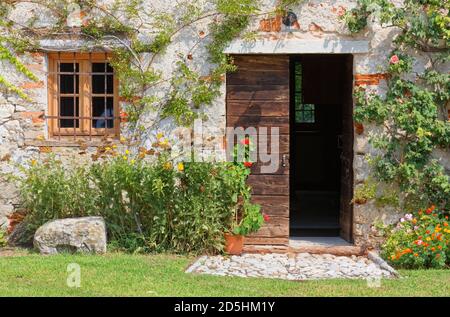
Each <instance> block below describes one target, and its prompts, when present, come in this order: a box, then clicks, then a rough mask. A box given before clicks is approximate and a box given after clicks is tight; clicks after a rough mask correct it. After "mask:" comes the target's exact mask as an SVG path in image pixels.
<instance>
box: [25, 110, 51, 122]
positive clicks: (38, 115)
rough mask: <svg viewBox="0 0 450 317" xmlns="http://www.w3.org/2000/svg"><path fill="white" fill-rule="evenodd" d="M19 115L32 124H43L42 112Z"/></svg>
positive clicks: (27, 112) (28, 112) (26, 112)
mask: <svg viewBox="0 0 450 317" xmlns="http://www.w3.org/2000/svg"><path fill="white" fill-rule="evenodd" d="M20 115H21V116H22V117H23V118H28V119H31V122H33V123H43V122H44V115H45V113H44V111H24V112H21V113H20Z"/></svg>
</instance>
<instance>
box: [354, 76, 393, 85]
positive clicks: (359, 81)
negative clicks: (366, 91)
mask: <svg viewBox="0 0 450 317" xmlns="http://www.w3.org/2000/svg"><path fill="white" fill-rule="evenodd" d="M386 77H387V75H386V74H381V73H378V74H356V75H355V86H365V85H379V84H380V80H382V79H386Z"/></svg>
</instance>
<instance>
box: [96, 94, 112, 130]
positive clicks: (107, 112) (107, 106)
mask: <svg viewBox="0 0 450 317" xmlns="http://www.w3.org/2000/svg"><path fill="white" fill-rule="evenodd" d="M92 115H93V117H113V116H114V98H113V97H107V98H105V97H93V98H92ZM105 123H106V127H107V128H109V129H111V128H113V127H114V120H113V119H107V120H105V119H93V120H92V127H93V128H105Z"/></svg>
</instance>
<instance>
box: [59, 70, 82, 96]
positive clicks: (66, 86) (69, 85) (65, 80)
mask: <svg viewBox="0 0 450 317" xmlns="http://www.w3.org/2000/svg"><path fill="white" fill-rule="evenodd" d="M73 66H74V65H73V63H61V64H60V65H59V71H60V72H62V73H73V72H74V67H73ZM75 71H76V72H79V64H78V63H77V64H76V67H75ZM74 80H75V83H74ZM59 84H60V93H61V94H73V93H78V92H79V86H80V80H79V75H78V74H73V75H71V74H63V75H59ZM74 88H75V89H74Z"/></svg>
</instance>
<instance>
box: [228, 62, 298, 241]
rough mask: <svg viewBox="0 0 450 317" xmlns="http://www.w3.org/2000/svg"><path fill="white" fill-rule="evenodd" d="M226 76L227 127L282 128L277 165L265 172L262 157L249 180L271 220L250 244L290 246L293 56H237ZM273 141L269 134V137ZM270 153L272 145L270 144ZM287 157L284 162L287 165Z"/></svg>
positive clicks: (257, 198)
mask: <svg viewBox="0 0 450 317" xmlns="http://www.w3.org/2000/svg"><path fill="white" fill-rule="evenodd" d="M234 62H235V64H236V66H237V67H238V70H237V71H236V72H235V73H231V74H228V75H227V94H226V100H227V127H243V128H244V129H245V128H247V127H255V128H256V129H258V128H260V127H267V128H268V130H269V135H270V129H271V128H272V127H278V128H279V134H277V135H275V136H274V137H276V138H279V150H278V153H276V154H277V155H278V161H279V163H280V165H279V167H278V169H277V170H276V171H275V172H274V173H270V174H268V173H262V171H261V166H262V165H266V164H262V163H261V162H260V160H259V156H258V162H257V163H256V164H255V165H254V166H253V167H252V174H251V175H250V177H249V180H248V183H249V185H250V186H252V188H253V196H252V199H253V202H255V203H258V204H260V205H261V206H262V211H263V212H264V213H265V214H267V215H269V216H270V220H269V221H268V222H267V223H266V224H265V225H264V227H262V228H261V229H260V230H259V231H258V232H257V233H255V234H252V235H251V236H249V237H247V239H246V244H267V245H286V244H288V241H289V163H288V159H289V56H286V55H284V56H283V55H236V56H234ZM269 142H270V138H269ZM268 151H269V152H270V146H269V147H268ZM283 162H284V164H283Z"/></svg>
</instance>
